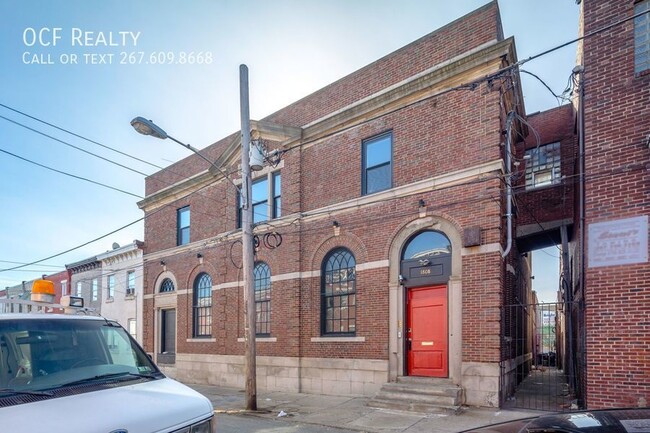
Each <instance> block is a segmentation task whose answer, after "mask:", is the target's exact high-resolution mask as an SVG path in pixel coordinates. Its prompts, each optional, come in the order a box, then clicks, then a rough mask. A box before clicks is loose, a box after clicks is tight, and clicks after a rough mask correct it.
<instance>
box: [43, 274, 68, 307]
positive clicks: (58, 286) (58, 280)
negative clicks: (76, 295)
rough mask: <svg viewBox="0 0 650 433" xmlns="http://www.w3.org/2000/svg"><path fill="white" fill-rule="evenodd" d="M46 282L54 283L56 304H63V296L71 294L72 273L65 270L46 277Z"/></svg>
mask: <svg viewBox="0 0 650 433" xmlns="http://www.w3.org/2000/svg"><path fill="white" fill-rule="evenodd" d="M44 278H45V279H46V280H50V281H52V283H54V303H55V304H58V303H59V302H61V296H63V295H69V294H70V286H69V284H70V271H69V270H67V269H66V270H65V271H61V272H57V273H56V274H50V275H45V276H44Z"/></svg>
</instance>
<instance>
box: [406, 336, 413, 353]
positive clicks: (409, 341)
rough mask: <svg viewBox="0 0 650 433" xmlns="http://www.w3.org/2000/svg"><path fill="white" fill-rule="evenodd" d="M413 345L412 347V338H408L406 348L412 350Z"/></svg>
mask: <svg viewBox="0 0 650 433" xmlns="http://www.w3.org/2000/svg"><path fill="white" fill-rule="evenodd" d="M411 347H412V342H411V339H410V338H408V339H407V340H406V350H411Z"/></svg>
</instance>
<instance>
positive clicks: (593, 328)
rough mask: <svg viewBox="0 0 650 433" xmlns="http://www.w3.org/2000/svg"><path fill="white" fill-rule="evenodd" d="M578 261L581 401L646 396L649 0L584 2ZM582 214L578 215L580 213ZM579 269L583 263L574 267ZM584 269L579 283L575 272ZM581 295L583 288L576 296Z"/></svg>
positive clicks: (611, 403)
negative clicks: (583, 313) (582, 369)
mask: <svg viewBox="0 0 650 433" xmlns="http://www.w3.org/2000/svg"><path fill="white" fill-rule="evenodd" d="M582 8H583V21H582V23H581V24H582V26H583V34H584V35H590V34H591V33H594V32H595V31H596V30H600V29H603V28H605V27H606V26H609V25H611V24H614V23H616V22H618V21H621V20H623V19H626V18H627V19H628V21H626V22H625V23H623V24H619V25H617V26H615V27H613V28H611V29H609V30H605V31H601V32H597V33H595V34H593V35H590V36H589V37H587V38H585V39H584V41H583V42H582V43H583V46H582V47H580V49H579V57H578V62H579V63H580V64H581V65H582V66H583V67H584V80H583V84H584V104H583V105H582V108H583V109H584V134H583V138H584V156H585V157H584V162H585V167H584V173H585V176H584V177H585V179H584V202H585V206H584V218H585V223H586V224H585V225H584V226H582V227H581V228H582V229H583V230H584V234H585V235H586V242H585V244H584V249H585V260H584V261H582V260H580V257H581V251H580V244H579V243H577V244H576V253H575V255H574V260H573V268H574V269H573V270H574V275H576V276H577V278H576V279H575V281H576V286H575V295H576V297H577V298H578V299H583V300H584V303H585V305H586V310H585V311H586V323H585V325H584V327H583V328H582V332H583V334H582V335H583V337H584V338H585V343H586V374H587V376H586V398H587V400H586V403H587V406H588V407H589V408H603V407H622V406H647V405H648V402H650V375H649V374H650V373H649V372H650V322H649V319H648V311H649V310H650V263H649V262H648V215H650V196H649V194H650V14H648V13H645V15H641V16H640V17H638V18H636V19H634V20H630V19H629V18H631V17H632V16H634V15H635V14H640V13H643V12H647V11H649V10H650V1H649V0H641V1H634V0H621V1H608V0H588V1H585V2H583V4H582ZM581 216H582V215H579V219H578V221H579V220H580V217H581ZM581 271H582V272H581ZM581 274H583V275H584V286H581V284H580V283H581V282H582V281H581V279H580V278H579V277H580V275H581ZM583 295H584V297H583Z"/></svg>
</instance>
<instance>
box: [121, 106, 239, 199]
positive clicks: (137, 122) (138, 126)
mask: <svg viewBox="0 0 650 433" xmlns="http://www.w3.org/2000/svg"><path fill="white" fill-rule="evenodd" d="M131 126H133V129H135V130H136V131H138V132H139V133H140V134H142V135H151V136H152V137H156V138H160V139H161V140H164V139H166V138H169V139H170V140H172V141H175V142H176V143H178V144H180V145H181V146H183V147H185V148H186V149H189V150H191V151H192V152H194V153H196V154H197V155H199V156H200V157H201V159H203V160H204V161H205V162H207V163H208V164H210V165H211V166H212V167H213V168H214V169H215V170H217V171H218V172H219V173H221V174H222V175H223V177H225V178H226V179H228V181H229V182H230V183H232V185H233V186H234V187H235V189H237V192H239V193H240V194H241V188H240V187H239V186H237V185H236V184H235V182H233V181H232V179H230V178H229V177H228V175H227V174H226V172H224V171H223V170H222V169H221V168H219V167H218V166H217V165H216V164H215V163H214V162H212V161H210V160H209V159H208V158H206V157H205V156H204V155H203V154H202V153H201V152H200V151H199V149H197V148H195V147H193V146H191V145H189V144H185V143H183V142H182V141H179V140H177V139H175V138H174V137H172V136H171V135H169V134H167V133H166V132H165V130H163V129H162V128H161V127H160V126H158V125H156V124H155V123H153V122H152V121H151V120H147V119H145V118H144V117H141V116H138V117H136V118H135V119H133V120H132V121H131Z"/></svg>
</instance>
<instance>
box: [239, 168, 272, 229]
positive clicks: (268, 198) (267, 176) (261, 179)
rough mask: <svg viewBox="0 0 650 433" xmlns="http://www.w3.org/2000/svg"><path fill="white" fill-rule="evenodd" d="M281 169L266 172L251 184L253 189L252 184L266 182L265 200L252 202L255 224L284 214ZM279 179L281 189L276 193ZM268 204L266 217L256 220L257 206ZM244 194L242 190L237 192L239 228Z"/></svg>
mask: <svg viewBox="0 0 650 433" xmlns="http://www.w3.org/2000/svg"><path fill="white" fill-rule="evenodd" d="M281 173H282V172H281V170H277V171H273V172H269V173H267V174H265V175H264V176H260V177H259V178H257V179H254V180H253V182H252V184H251V191H252V186H253V185H256V184H259V183H262V182H266V195H265V199H264V200H258V201H256V202H251V206H253V223H254V224H259V223H263V222H266V221H270V220H273V219H276V218H279V217H280V216H282V191H281V189H282V175H281ZM278 179H279V184H280V191H278V193H277V194H276V188H275V185H276V183H277V182H278ZM264 204H266V217H265V219H259V220H257V221H256V220H255V218H256V215H258V214H257V213H256V212H255V206H259V205H264ZM242 205H243V203H242V195H241V193H240V192H237V228H238V229H240V228H241V225H242V210H243V209H242ZM258 217H259V215H258Z"/></svg>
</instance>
